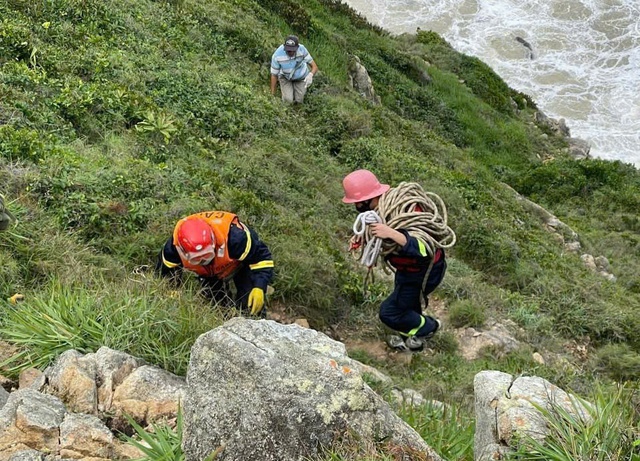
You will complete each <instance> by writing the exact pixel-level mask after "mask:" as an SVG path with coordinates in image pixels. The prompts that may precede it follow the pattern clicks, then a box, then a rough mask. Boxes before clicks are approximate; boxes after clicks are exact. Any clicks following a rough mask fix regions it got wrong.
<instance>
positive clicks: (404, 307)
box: [379, 280, 435, 336]
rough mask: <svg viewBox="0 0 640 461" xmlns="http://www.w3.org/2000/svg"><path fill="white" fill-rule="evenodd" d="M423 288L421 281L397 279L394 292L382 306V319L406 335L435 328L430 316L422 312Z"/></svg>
mask: <svg viewBox="0 0 640 461" xmlns="http://www.w3.org/2000/svg"><path fill="white" fill-rule="evenodd" d="M421 288H422V287H421V285H420V283H403V282H402V281H400V282H399V281H398V280H396V282H395V288H394V290H393V293H391V295H390V296H389V297H388V298H387V299H385V300H384V301H383V302H382V305H381V306H380V314H379V316H380V321H381V322H382V323H384V324H385V325H386V326H388V327H389V328H391V329H392V330H396V331H398V332H400V333H401V334H402V335H404V336H413V335H415V334H417V333H418V332H421V331H423V330H424V329H425V327H427V328H429V327H431V329H433V328H434V325H433V324H432V323H431V321H430V320H429V318H425V317H424V316H422V315H421V314H420V312H421V310H420V291H421ZM433 323H435V322H433ZM428 331H430V330H428ZM425 334H426V333H425Z"/></svg>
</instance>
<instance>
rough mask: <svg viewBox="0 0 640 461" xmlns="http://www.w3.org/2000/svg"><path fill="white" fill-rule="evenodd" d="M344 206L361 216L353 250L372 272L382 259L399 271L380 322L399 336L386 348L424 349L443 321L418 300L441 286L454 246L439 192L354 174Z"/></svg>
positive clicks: (366, 173) (363, 173) (348, 181)
mask: <svg viewBox="0 0 640 461" xmlns="http://www.w3.org/2000/svg"><path fill="white" fill-rule="evenodd" d="M342 186H343V188H344V197H343V198H342V201H343V202H344V203H353V204H354V205H355V208H356V210H357V211H358V212H359V213H360V214H359V215H358V219H357V220H356V223H355V224H354V233H355V235H354V237H353V238H352V239H351V246H352V249H354V248H356V249H357V248H360V247H363V249H362V255H361V262H362V263H363V264H364V265H366V266H367V267H369V269H370V270H371V268H373V266H374V265H375V264H376V261H377V259H378V256H379V255H382V256H383V257H384V260H385V262H386V263H387V264H388V265H390V266H391V267H392V268H393V269H395V282H394V290H393V292H392V293H391V295H390V296H389V297H388V298H387V299H385V300H384V301H383V302H382V304H381V306H380V313H379V317H380V321H381V322H382V323H384V324H385V325H386V326H388V327H389V328H391V329H392V330H395V331H396V332H398V333H399V335H392V336H390V337H389V339H388V341H387V344H388V345H389V346H390V347H391V348H393V349H396V350H401V351H407V350H409V351H421V350H422V349H423V348H424V345H425V342H426V341H427V340H428V339H430V338H431V337H433V335H434V334H435V333H436V332H437V331H438V330H439V329H440V328H442V323H441V322H440V320H438V319H436V318H434V317H431V316H428V315H424V314H423V313H422V306H421V301H420V297H421V295H422V296H423V297H424V299H425V304H426V305H428V295H429V294H430V293H431V292H432V291H433V290H435V289H436V287H437V286H438V285H439V284H440V282H442V279H443V278H444V274H445V272H446V269H447V263H446V260H445V253H444V250H445V248H450V247H451V246H453V244H454V243H455V234H454V233H453V231H452V230H451V228H450V227H448V226H447V225H446V207H445V206H444V203H443V202H442V200H441V199H440V197H438V196H437V195H436V194H433V193H429V192H425V191H424V190H423V189H422V187H420V185H418V184H416V183H404V182H403V183H400V184H399V185H398V186H397V187H395V188H391V187H390V186H389V185H387V184H381V183H380V181H379V180H378V178H377V177H376V176H375V175H374V174H373V173H372V172H371V171H368V170H356V171H354V172H352V173H350V174H348V175H347V176H346V177H345V178H344V180H343V181H342Z"/></svg>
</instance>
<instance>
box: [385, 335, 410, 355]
mask: <svg viewBox="0 0 640 461" xmlns="http://www.w3.org/2000/svg"><path fill="white" fill-rule="evenodd" d="M387 346H389V347H390V348H391V349H393V350H396V351H400V352H408V351H409V348H408V347H407V345H406V344H405V343H404V339H402V337H401V336H398V335H391V336H389V337H388V338H387Z"/></svg>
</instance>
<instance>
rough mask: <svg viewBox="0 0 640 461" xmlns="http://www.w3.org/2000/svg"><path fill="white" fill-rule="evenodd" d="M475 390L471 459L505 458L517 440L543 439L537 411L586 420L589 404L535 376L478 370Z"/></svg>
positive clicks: (542, 423)
mask: <svg viewBox="0 0 640 461" xmlns="http://www.w3.org/2000/svg"><path fill="white" fill-rule="evenodd" d="M473 387H474V392H475V410H476V433H475V439H474V459H475V461H495V460H499V459H507V454H508V453H509V452H510V451H511V450H512V448H514V447H513V445H514V444H515V442H516V441H517V440H522V439H523V438H525V439H526V438H527V437H531V438H534V439H537V440H544V438H545V437H546V436H547V435H548V434H549V428H548V426H547V422H546V419H545V417H544V416H543V413H542V412H541V411H540V410H539V408H542V409H544V410H549V411H553V410H554V409H555V408H560V409H562V411H565V412H567V413H568V414H570V415H572V416H574V417H576V418H582V419H583V420H585V421H590V420H591V416H590V413H589V411H588V406H589V404H588V403H586V402H583V401H581V400H578V399H577V398H576V397H574V396H572V395H570V394H567V393H566V392H565V391H563V390H562V389H560V388H559V387H557V386H555V385H553V384H551V383H550V382H549V381H547V380H545V379H543V378H539V377H535V376H532V377H518V378H514V377H513V376H511V375H509V374H507V373H502V372H500V371H482V372H480V373H478V374H477V375H476V376H475V379H474V381H473Z"/></svg>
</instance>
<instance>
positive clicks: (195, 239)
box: [176, 218, 215, 265]
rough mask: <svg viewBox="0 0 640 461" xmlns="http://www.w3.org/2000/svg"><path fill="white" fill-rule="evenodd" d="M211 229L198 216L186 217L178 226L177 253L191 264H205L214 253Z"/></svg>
mask: <svg viewBox="0 0 640 461" xmlns="http://www.w3.org/2000/svg"><path fill="white" fill-rule="evenodd" d="M214 246H215V239H214V237H213V231H212V230H211V227H210V226H209V224H207V222H206V221H204V220H203V219H200V218H187V219H184V220H183V221H182V224H181V225H180V227H179V228H178V245H177V246H176V248H177V250H178V253H180V255H181V256H182V257H183V258H184V259H186V260H187V261H189V262H190V263H191V264H200V265H206V264H209V263H210V262H211V260H212V259H213V257H214V255H215V249H214Z"/></svg>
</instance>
